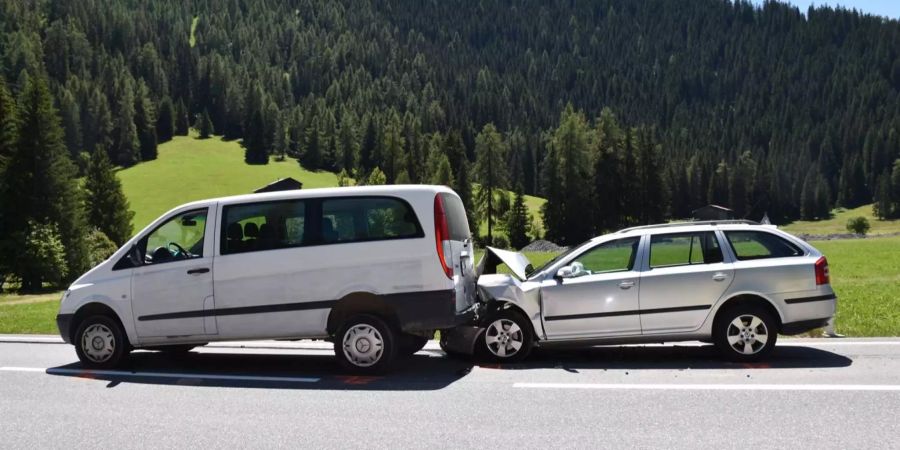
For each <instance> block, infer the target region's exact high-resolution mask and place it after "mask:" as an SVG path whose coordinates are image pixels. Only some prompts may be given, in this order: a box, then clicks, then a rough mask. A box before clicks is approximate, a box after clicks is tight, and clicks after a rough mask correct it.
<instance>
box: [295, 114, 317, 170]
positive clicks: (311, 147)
mask: <svg viewBox="0 0 900 450" xmlns="http://www.w3.org/2000/svg"><path fill="white" fill-rule="evenodd" d="M299 162H300V165H302V166H303V168H304V169H307V170H319V168H320V167H321V166H322V133H321V131H320V130H319V124H318V121H317V120H316V119H313V120H312V121H311V122H310V123H309V127H307V129H306V141H305V143H304V145H303V154H302V155H300V161H299Z"/></svg>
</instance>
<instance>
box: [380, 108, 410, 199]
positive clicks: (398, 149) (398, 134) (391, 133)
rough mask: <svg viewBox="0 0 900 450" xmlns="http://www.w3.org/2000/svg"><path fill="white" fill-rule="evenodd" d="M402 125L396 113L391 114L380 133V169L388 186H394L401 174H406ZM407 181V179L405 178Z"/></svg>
mask: <svg viewBox="0 0 900 450" xmlns="http://www.w3.org/2000/svg"><path fill="white" fill-rule="evenodd" d="M404 145H405V144H404V139H403V125H402V124H401V123H400V116H399V115H398V114H397V112H396V111H393V112H392V113H391V117H390V118H389V119H388V121H387V123H386V124H385V127H384V133H382V141H381V148H382V151H383V152H384V153H383V159H382V163H381V168H382V170H384V176H385V177H386V178H387V183H388V184H396V183H397V182H398V178H399V177H400V174H401V173H402V172H406V156H405V153H404ZM406 179H407V180H408V179H409V177H408V176H407V178H406Z"/></svg>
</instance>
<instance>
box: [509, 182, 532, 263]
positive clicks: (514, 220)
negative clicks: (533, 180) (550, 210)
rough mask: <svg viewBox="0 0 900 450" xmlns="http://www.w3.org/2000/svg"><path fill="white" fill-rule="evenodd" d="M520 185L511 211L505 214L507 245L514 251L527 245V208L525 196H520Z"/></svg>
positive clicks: (528, 223)
mask: <svg viewBox="0 0 900 450" xmlns="http://www.w3.org/2000/svg"><path fill="white" fill-rule="evenodd" d="M522 190H523V189H522V186H521V184H520V185H519V186H518V187H517V188H516V196H515V199H514V200H513V204H512V209H510V210H509V213H508V214H507V221H506V234H507V236H509V245H510V246H512V248H514V249H520V248H522V247H524V246H526V245H528V231H529V230H528V228H529V226H530V221H529V220H528V207H527V206H525V196H524V195H522Z"/></svg>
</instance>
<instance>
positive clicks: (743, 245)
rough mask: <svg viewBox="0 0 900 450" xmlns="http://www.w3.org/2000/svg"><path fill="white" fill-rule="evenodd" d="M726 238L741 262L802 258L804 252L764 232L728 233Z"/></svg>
mask: <svg viewBox="0 0 900 450" xmlns="http://www.w3.org/2000/svg"><path fill="white" fill-rule="evenodd" d="M725 237H727V238H728V242H729V244H731V248H732V250H734V255H735V256H736V257H737V259H739V260H742V261H744V260H748V259H765V258H786V257H791V256H800V255H802V254H803V250H801V249H800V247H797V246H796V245H794V244H792V243H790V242H788V241H787V240H785V239H782V238H781V237H778V236H776V235H774V234H772V233H766V232H763V231H744V230H741V231H726V232H725Z"/></svg>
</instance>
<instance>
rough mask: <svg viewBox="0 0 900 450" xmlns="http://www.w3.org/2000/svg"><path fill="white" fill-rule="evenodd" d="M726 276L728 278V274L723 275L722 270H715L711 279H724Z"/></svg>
mask: <svg viewBox="0 0 900 450" xmlns="http://www.w3.org/2000/svg"><path fill="white" fill-rule="evenodd" d="M726 278H728V275H725V274H724V273H722V272H717V273H716V274H715V275H713V280H716V281H725V279H726Z"/></svg>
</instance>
